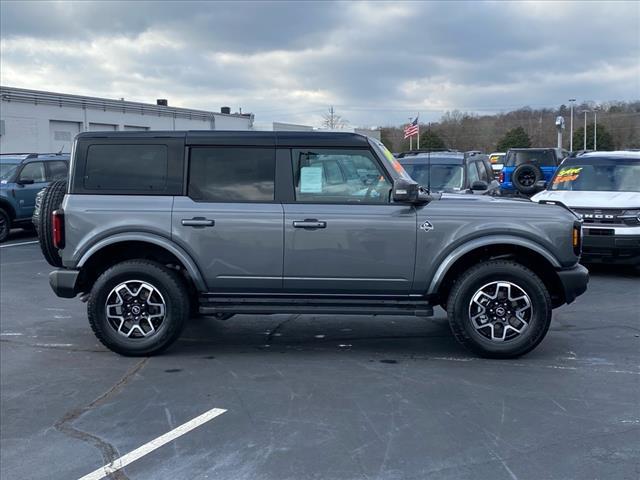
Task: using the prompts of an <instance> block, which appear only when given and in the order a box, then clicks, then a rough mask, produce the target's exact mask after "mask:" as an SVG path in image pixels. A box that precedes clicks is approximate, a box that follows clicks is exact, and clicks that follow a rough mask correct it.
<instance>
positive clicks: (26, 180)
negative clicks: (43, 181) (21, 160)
mask: <svg viewBox="0 0 640 480" xmlns="http://www.w3.org/2000/svg"><path fill="white" fill-rule="evenodd" d="M16 183H17V184H18V185H33V184H34V183H35V182H34V181H33V178H22V179H20V180H18V181H17V182H16Z"/></svg>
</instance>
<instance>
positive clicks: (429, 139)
mask: <svg viewBox="0 0 640 480" xmlns="http://www.w3.org/2000/svg"><path fill="white" fill-rule="evenodd" d="M443 148H447V146H446V145H445V143H444V140H442V138H440V135H438V134H437V133H436V132H434V131H433V130H431V129H428V130H426V131H425V132H424V133H423V134H422V135H420V149H425V150H437V149H443Z"/></svg>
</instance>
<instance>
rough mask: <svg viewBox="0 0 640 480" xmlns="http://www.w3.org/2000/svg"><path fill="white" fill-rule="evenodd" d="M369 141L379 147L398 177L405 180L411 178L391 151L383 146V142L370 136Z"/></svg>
mask: <svg viewBox="0 0 640 480" xmlns="http://www.w3.org/2000/svg"><path fill="white" fill-rule="evenodd" d="M370 141H371V142H372V143H373V145H374V146H376V147H377V148H378V149H380V151H381V152H382V154H383V156H384V158H385V160H387V161H388V162H389V163H390V164H391V167H392V168H393V169H394V170H395V171H396V173H397V174H398V175H399V176H400V177H402V178H404V179H405V180H411V177H410V176H409V174H408V173H407V172H406V171H405V169H404V168H403V167H402V165H401V164H400V162H399V161H398V159H397V158H396V157H394V156H393V153H391V152H390V151H389V149H388V148H387V147H385V146H384V143H382V142H380V141H379V140H376V139H375V138H370Z"/></svg>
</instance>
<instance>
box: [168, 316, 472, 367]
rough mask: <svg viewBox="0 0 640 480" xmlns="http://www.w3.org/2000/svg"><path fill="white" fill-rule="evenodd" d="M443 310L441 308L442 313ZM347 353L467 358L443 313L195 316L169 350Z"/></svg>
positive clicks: (180, 352) (186, 352) (181, 352)
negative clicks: (335, 315)
mask: <svg viewBox="0 0 640 480" xmlns="http://www.w3.org/2000/svg"><path fill="white" fill-rule="evenodd" d="M441 313H442V314H443V313H444V312H441ZM256 351H265V352H280V353H294V352H331V351H333V352H348V351H360V352H367V353H370V354H371V353H377V354H384V355H390V354H398V355H403V356H404V357H407V356H412V355H435V356H453V357H468V356H469V355H470V354H469V353H468V352H467V351H466V350H465V349H464V348H462V347H461V346H460V345H459V344H458V343H457V342H456V341H455V339H454V337H453V335H452V334H451V331H450V329H449V324H448V321H447V319H446V317H443V316H438V317H433V318H419V317H395V316H394V317H387V316H381V317H372V316H361V317H359V316H342V317H340V316H339V317H334V316H329V315H262V316H261V315H237V316H234V317H232V318H231V319H229V320H225V321H220V320H216V319H214V318H209V317H204V318H194V319H191V321H190V322H189V325H188V326H187V328H186V329H185V331H184V332H183V334H182V337H181V338H180V340H179V341H178V342H177V344H176V345H174V346H173V347H172V348H171V349H170V350H169V351H168V353H167V354H168V355H177V356H181V355H187V356H193V355H215V353H216V352H221V353H222V352H224V353H225V354H229V353H250V352H256Z"/></svg>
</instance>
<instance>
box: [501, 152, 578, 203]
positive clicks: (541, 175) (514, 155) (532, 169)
mask: <svg viewBox="0 0 640 480" xmlns="http://www.w3.org/2000/svg"><path fill="white" fill-rule="evenodd" d="M568 156H569V152H568V151H567V150H563V149H561V148H511V149H509V150H508V151H507V154H506V155H505V158H504V168H503V169H502V170H501V171H500V190H501V193H502V194H503V195H518V194H521V195H526V196H530V195H533V194H534V193H536V192H537V191H538V188H537V187H536V182H538V181H540V180H545V181H546V182H549V181H550V180H551V178H552V177H553V175H554V174H555V173H556V170H557V168H558V165H560V163H562V160H564V159H565V158H566V157H568Z"/></svg>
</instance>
